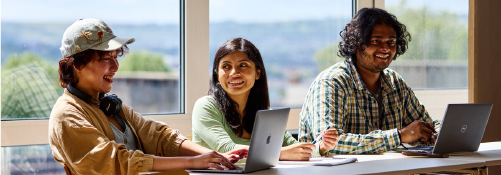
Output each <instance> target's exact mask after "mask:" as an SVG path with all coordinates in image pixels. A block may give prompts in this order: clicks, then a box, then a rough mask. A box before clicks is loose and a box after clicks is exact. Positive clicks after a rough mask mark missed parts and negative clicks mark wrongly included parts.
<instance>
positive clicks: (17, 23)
mask: <svg viewBox="0 0 501 175" xmlns="http://www.w3.org/2000/svg"><path fill="white" fill-rule="evenodd" d="M80 18H97V19H101V20H103V21H104V22H106V23H107V24H108V25H109V26H110V28H111V29H112V30H113V32H114V33H115V34H116V35H117V36H123V37H134V38H135V39H136V41H135V43H133V44H130V45H128V47H129V49H130V50H129V53H128V54H126V55H125V56H124V57H122V58H119V62H120V69H119V71H118V72H117V74H116V75H115V77H114V84H113V90H112V91H111V92H110V94H113V93H114V94H117V95H118V97H120V98H121V99H122V101H123V102H124V103H126V104H128V105H130V106H133V107H134V110H136V111H137V112H140V113H142V114H159V113H163V114H165V113H180V112H182V111H181V110H180V109H181V108H182V106H181V105H182V104H181V100H180V99H181V91H180V77H181V71H180V70H181V69H182V68H181V59H180V58H181V57H180V55H181V54H180V38H181V37H180V21H181V20H180V1H163V0H153V1H139V0H130V1H112V0H105V1H102V0H89V1H85V2H83V1H82V2H81V1H64V0H47V1H37V0H3V1H2V6H1V37H2V38H1V83H2V84H1V93H2V95H1V96H2V103H1V104H2V106H1V108H2V110H1V119H2V132H3V134H2V141H3V140H4V139H8V140H9V141H8V142H7V143H6V142H2V148H1V150H2V160H1V162H2V168H1V169H2V172H1V174H64V173H65V172H64V169H63V168H62V166H61V165H60V164H59V163H56V162H55V160H54V158H53V157H52V153H51V150H50V147H49V145H47V144H46V143H47V141H46V140H47V139H46V138H47V132H46V131H47V127H48V126H47V124H46V123H47V122H46V121H47V120H36V121H35V120H33V121H30V120H28V119H48V117H49V115H50V111H51V109H52V106H53V105H54V103H55V102H56V100H57V98H58V97H59V96H60V95H61V94H62V93H63V88H61V87H60V86H59V85H58V78H59V75H58V61H59V59H60V58H61V57H62V56H61V53H60V51H59V47H60V46H61V38H62V35H63V32H64V31H65V29H66V28H67V27H68V26H70V25H71V24H72V23H73V22H75V21H76V20H78V19H80ZM7 120H10V121H7ZM14 120H15V121H14ZM21 120H23V121H21ZM10 128H16V130H17V128H21V129H19V130H22V131H26V132H25V133H20V132H15V130H12V129H10ZM40 131H42V132H40ZM16 136H20V137H16ZM14 137H16V138H14ZM32 138H42V140H43V143H42V144H39V142H40V141H33V140H32ZM43 138H45V139H43ZM13 140H14V141H13ZM11 144H12V145H13V146H6V145H11ZM19 144H36V145H27V146H17V145H19Z"/></svg>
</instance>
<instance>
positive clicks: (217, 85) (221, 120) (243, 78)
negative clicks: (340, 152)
mask: <svg viewBox="0 0 501 175" xmlns="http://www.w3.org/2000/svg"><path fill="white" fill-rule="evenodd" d="M213 65H214V66H213V69H212V80H211V84H210V86H211V87H210V90H209V95H208V96H205V97H202V98H200V99H198V100H197V102H196V103H195V106H194V109H193V120H192V125H193V128H192V132H193V141H194V142H195V143H198V144H200V145H202V146H205V147H207V148H210V149H213V150H215V151H218V152H227V151H230V150H232V149H235V148H243V147H248V145H249V144H250V138H251V134H252V130H253V126H254V120H255V116H256V112H257V111H258V110H262V109H269V108H270V100H269V96H268V84H267V79H266V71H265V68H264V64H263V60H262V58H261V54H260V53H259V50H258V49H257V48H256V47H255V46H254V45H253V44H252V43H251V42H249V41H248V40H246V39H242V38H234V39H230V40H228V41H227V42H226V43H225V44H223V45H222V46H221V47H220V48H219V49H218V51H217V53H216V56H215V58H214V64H213ZM337 138H338V136H337V132H336V131H335V130H334V131H331V130H329V131H327V132H326V133H325V134H324V135H323V140H322V142H321V143H319V144H317V145H318V147H319V148H320V150H318V149H316V148H317V147H316V146H315V145H314V144H312V143H299V142H298V141H297V140H296V139H294V138H293V137H292V135H291V134H289V133H288V132H286V133H285V138H284V142H283V144H282V145H283V146H284V147H282V151H281V154H280V160H308V159H309V158H310V157H311V154H312V152H313V151H314V150H316V152H317V153H316V154H318V152H319V151H320V153H325V152H326V151H327V150H330V149H332V148H333V147H334V145H335V143H336V142H337Z"/></svg>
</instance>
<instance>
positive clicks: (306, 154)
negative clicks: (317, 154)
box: [280, 143, 315, 160]
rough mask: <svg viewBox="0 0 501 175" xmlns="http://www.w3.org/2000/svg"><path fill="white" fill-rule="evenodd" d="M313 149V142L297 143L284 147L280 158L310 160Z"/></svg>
mask: <svg viewBox="0 0 501 175" xmlns="http://www.w3.org/2000/svg"><path fill="white" fill-rule="evenodd" d="M313 149H315V145H314V144H313V143H296V144H292V145H289V146H286V147H282V151H281V152H280V160H310V157H311V152H313Z"/></svg>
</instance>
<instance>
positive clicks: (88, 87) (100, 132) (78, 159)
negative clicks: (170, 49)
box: [49, 19, 247, 174]
mask: <svg viewBox="0 0 501 175" xmlns="http://www.w3.org/2000/svg"><path fill="white" fill-rule="evenodd" d="M133 42H134V38H122V37H116V36H115V35H114V33H113V31H112V30H111V29H110V28H109V27H108V26H107V25H106V24H105V23H104V22H103V21H101V20H97V19H81V20H78V21H77V22H75V23H73V24H72V25H71V26H70V27H68V29H66V31H65V32H64V34H63V40H62V46H61V48H60V50H61V53H62V55H63V58H62V59H61V60H60V61H59V76H60V78H59V81H60V84H61V86H62V87H63V88H66V89H65V90H64V93H63V95H62V96H61V97H59V99H58V100H57V102H56V104H55V105H54V108H53V109H52V112H51V115H50V119H49V143H50V146H51V149H52V154H53V156H54V159H55V160H56V161H57V162H59V163H61V164H63V165H64V167H65V169H66V170H67V171H69V172H70V173H71V174H138V173H139V172H142V171H151V170H154V171H162V170H174V169H206V168H217V169H223V167H221V166H219V165H224V166H226V167H228V168H235V166H234V165H233V163H232V162H236V161H238V160H239V159H241V158H243V157H244V156H245V154H246V153H247V150H245V149H239V150H233V151H231V152H230V153H226V154H219V153H217V152H215V151H212V150H209V149H207V148H204V147H202V146H199V145H197V144H195V143H193V142H191V141H189V140H187V139H186V138H185V137H184V136H182V135H181V134H180V133H179V131H177V130H175V129H172V128H170V127H169V126H167V125H166V124H164V123H160V122H156V121H153V120H146V119H144V118H143V117H142V116H141V115H140V114H139V113H137V112H134V110H133V109H132V108H131V107H129V106H127V105H125V104H121V100H120V99H119V98H117V97H116V96H113V95H111V96H109V98H108V96H106V97H104V94H105V93H108V92H110V91H111V86H112V83H113V76H114V75H115V73H116V72H117V70H118V65H119V64H118V61H117V57H119V56H122V55H123V54H125V53H126V52H127V49H128V48H127V46H126V44H131V43H133ZM177 156H188V157H177Z"/></svg>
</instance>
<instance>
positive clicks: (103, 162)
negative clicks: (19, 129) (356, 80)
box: [49, 89, 186, 174]
mask: <svg viewBox="0 0 501 175" xmlns="http://www.w3.org/2000/svg"><path fill="white" fill-rule="evenodd" d="M120 116H121V117H122V118H124V119H125V120H126V122H127V124H128V125H129V126H131V129H132V131H133V132H134V134H135V135H136V139H137V140H136V141H137V142H136V143H137V146H138V150H136V151H128V150H127V149H126V147H125V145H124V144H117V143H116V142H115V141H114V140H115V136H114V135H113V131H112V129H111V126H110V124H109V122H108V119H107V118H106V116H105V115H104V113H103V112H102V111H101V110H100V109H99V108H98V107H96V106H93V105H89V104H88V103H86V102H84V101H83V100H81V99H79V98H78V97H76V96H74V95H73V94H71V93H70V92H69V91H68V90H66V89H65V90H64V94H63V95H62V96H61V97H59V99H58V100H57V102H56V104H55V105H54V108H53V109H52V112H51V115H50V119H49V143H50V147H51V149H52V155H53V156H54V159H55V160H56V161H57V162H59V163H61V164H64V165H66V166H67V167H68V168H69V170H70V171H71V173H72V174H138V173H139V172H144V171H151V170H152V168H153V156H154V155H156V156H166V157H171V156H178V149H179V146H180V144H181V143H182V142H183V141H184V140H186V138H185V137H184V136H182V135H181V134H180V133H179V131H178V130H175V129H172V128H170V127H169V126H167V125H166V124H164V123H161V122H156V121H153V120H151V119H149V120H146V119H144V118H143V117H142V116H141V114H139V113H137V112H134V110H133V109H132V108H131V107H129V106H127V105H123V106H122V110H121V111H120Z"/></svg>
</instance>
